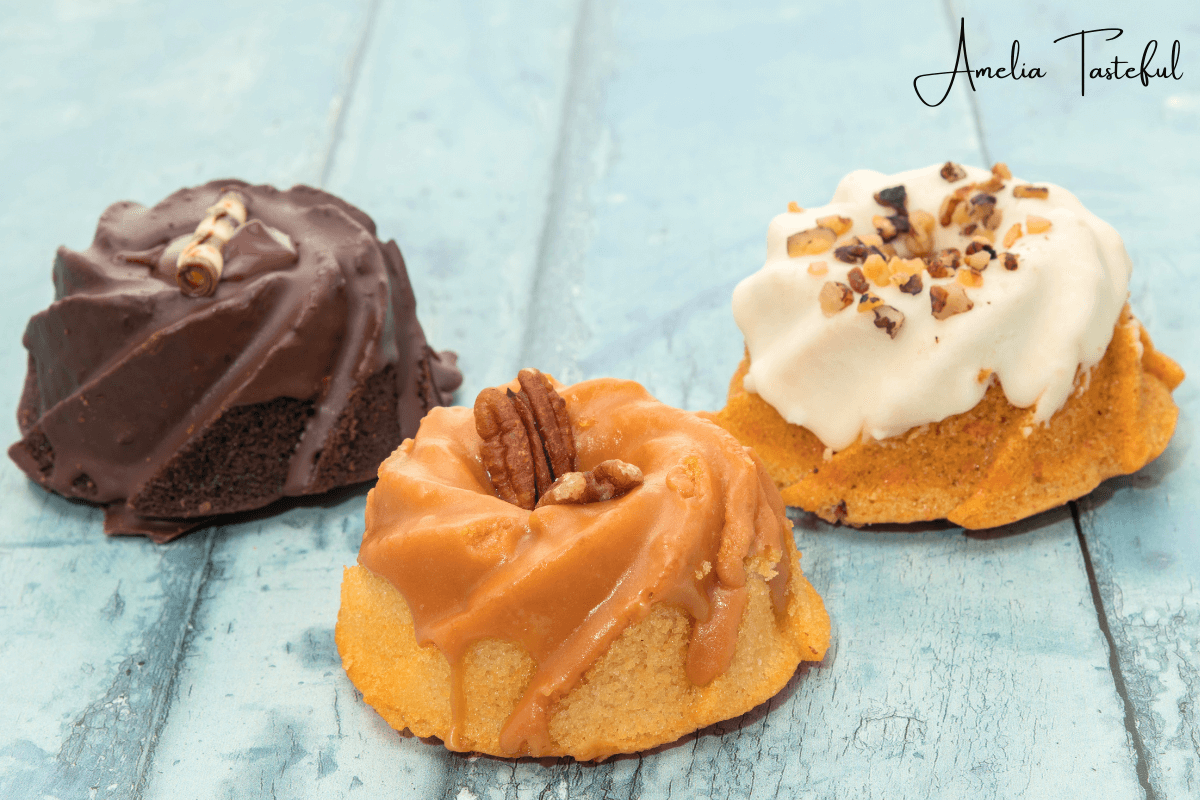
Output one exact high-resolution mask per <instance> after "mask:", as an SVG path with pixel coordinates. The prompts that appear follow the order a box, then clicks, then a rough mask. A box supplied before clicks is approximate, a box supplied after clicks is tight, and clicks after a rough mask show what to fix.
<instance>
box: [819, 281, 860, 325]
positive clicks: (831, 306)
mask: <svg viewBox="0 0 1200 800" xmlns="http://www.w3.org/2000/svg"><path fill="white" fill-rule="evenodd" d="M820 302H821V313H822V314H824V315H825V316H827V317H832V316H833V315H834V314H836V313H837V312H839V311H841V310H842V309H843V308H845V307H846V306H848V305H850V304H851V303H853V302H854V292H852V291H851V290H850V287H849V286H847V285H846V284H844V283H835V282H834V281H825V285H824V286H822V287H821V294H820Z"/></svg>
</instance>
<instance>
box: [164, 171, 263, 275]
mask: <svg viewBox="0 0 1200 800" xmlns="http://www.w3.org/2000/svg"><path fill="white" fill-rule="evenodd" d="M245 221H246V197H245V195H243V194H242V193H241V192H237V191H233V190H229V191H226V192H223V193H222V194H221V196H220V197H219V198H217V202H216V203H214V204H213V205H211V206H209V207H208V211H207V215H206V216H205V217H204V219H202V220H200V224H199V225H197V226H196V232H195V233H194V234H193V235H192V240H191V241H190V242H188V244H187V246H185V247H184V248H183V252H181V253H180V254H179V261H178V262H176V266H175V280H176V282H178V283H179V290H180V291H181V292H183V293H184V294H186V295H188V296H189V297H208V296H209V295H211V294H212V293H213V292H215V291H216V290H217V282H218V281H220V280H221V270H222V269H224V268H225V258H224V256H223V255H222V254H221V249H222V248H223V247H225V243H226V242H228V241H229V240H230V239H232V238H233V233H234V231H236V230H237V229H238V226H239V225H241V224H242V223H244V222H245Z"/></svg>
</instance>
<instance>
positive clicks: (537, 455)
mask: <svg viewBox="0 0 1200 800" xmlns="http://www.w3.org/2000/svg"><path fill="white" fill-rule="evenodd" d="M505 392H506V394H507V395H508V400H509V402H511V403H512V405H513V408H515V409H516V411H517V416H519V417H520V418H521V423H522V424H523V425H524V426H525V434H526V435H527V436H528V437H529V450H530V461H531V462H532V466H533V479H534V485H535V487H536V489H537V496H538V497H541V496H542V495H543V494H545V493H546V491H548V490H549V489H550V484H552V483H554V476H552V475H551V474H550V465H549V464H547V463H546V454H545V453H544V452H543V450H544V448H541V447H538V445H539V444H541V443H542V439H541V437H540V436H539V435H538V430H537V421H536V420H534V418H533V407H532V406H530V405H529V398H528V396H526V394H525V392H524V391H521V392H514V391H513V390H512V389H506V390H505Z"/></svg>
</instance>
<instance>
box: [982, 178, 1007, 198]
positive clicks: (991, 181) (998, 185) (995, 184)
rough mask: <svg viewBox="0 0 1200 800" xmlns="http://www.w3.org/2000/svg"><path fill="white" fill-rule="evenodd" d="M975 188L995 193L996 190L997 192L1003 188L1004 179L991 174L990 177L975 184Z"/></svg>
mask: <svg viewBox="0 0 1200 800" xmlns="http://www.w3.org/2000/svg"><path fill="white" fill-rule="evenodd" d="M975 188H976V189H979V190H980V191H981V192H987V193H988V194H995V193H996V192H998V191H1000V190H1001V189H1003V188H1004V181H1002V180H1000V179H999V178H997V177H996V176H995V175H993V176H992V177H990V178H988V179H987V180H986V181H984V182H983V183H979V184H976V185H975Z"/></svg>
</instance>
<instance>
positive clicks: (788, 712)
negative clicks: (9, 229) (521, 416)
mask: <svg viewBox="0 0 1200 800" xmlns="http://www.w3.org/2000/svg"><path fill="white" fill-rule="evenodd" d="M596 13H597V14H599V12H596ZM845 15H846V16H847V17H849V18H853V19H854V20H855V26H856V27H855V39H856V41H861V42H883V41H887V42H893V41H896V42H904V43H907V44H905V45H904V46H903V47H904V48H905V49H902V50H901V51H900V52H899V53H895V52H892V53H889V52H877V53H875V54H871V53H865V52H864V50H869V49H870V48H861V47H848V46H847V45H846V41H845V38H844V32H845V28H844V21H843V20H841V19H831V18H830V17H829V15H827V14H824V13H823V12H821V11H817V10H813V11H811V12H804V11H799V12H792V16H790V17H789V16H788V14H787V13H781V12H780V10H779V9H772V10H770V11H763V12H761V13H760V14H757V15H755V14H753V13H751V14H747V13H745V12H744V11H743V10H741V9H739V10H738V11H733V10H725V9H721V8H719V7H717V6H716V5H715V4H714V5H697V4H689V6H688V7H687V9H686V11H683V10H681V9H679V8H677V7H674V6H671V5H670V4H646V3H639V4H623V5H621V6H619V8H618V9H617V10H615V11H613V12H611V17H610V18H609V19H610V20H611V23H610V24H611V25H612V34H611V38H610V39H609V40H608V41H606V42H604V41H602V42H601V43H600V44H599V45H597V49H598V51H599V52H598V53H597V54H596V55H594V56H593V57H592V61H593V62H595V63H599V64H605V63H606V59H612V62H611V63H612V66H611V67H609V68H608V69H607V70H601V69H596V70H595V74H596V76H597V77H596V79H597V80H599V81H601V82H602V86H601V88H600V89H596V90H594V91H592V92H591V93H590V95H589V94H587V93H585V94H584V95H583V96H592V97H600V98H602V100H603V105H602V106H601V107H600V108H598V109H596V108H593V109H591V110H590V111H587V112H580V113H579V114H578V115H577V116H576V117H575V118H576V119H578V120H580V123H579V124H585V125H586V124H588V123H589V122H591V123H592V124H594V125H595V126H596V129H595V130H590V131H589V130H571V131H570V132H569V136H571V137H578V140H579V142H580V144H578V145H576V146H575V147H573V146H572V145H570V144H568V146H567V147H566V148H564V152H567V153H570V154H572V155H573V158H572V159H570V160H567V161H566V162H565V164H564V169H565V170H567V171H568V174H569V175H570V179H569V180H566V181H564V182H565V183H566V184H567V185H568V186H570V187H571V188H570V190H569V191H564V192H563V193H562V196H563V197H564V199H565V200H566V202H567V203H569V204H571V205H569V206H568V207H567V208H565V209H560V210H559V212H558V213H559V215H560V217H561V219H562V220H563V223H562V224H561V225H559V226H558V227H556V228H555V229H554V230H552V231H551V236H552V237H553V238H552V240H551V245H552V247H551V250H550V252H552V253H554V254H555V255H556V257H554V258H551V259H548V260H547V261H546V262H545V263H544V264H542V265H540V266H541V267H542V269H543V270H544V273H543V276H542V280H541V283H540V285H541V286H542V287H543V294H542V295H541V296H539V297H538V298H536V302H537V303H538V304H539V306H538V307H539V308H540V309H541V310H542V314H541V315H540V317H539V322H538V325H539V326H541V327H542V328H543V329H544V328H546V327H548V328H549V329H550V330H553V331H555V332H556V334H555V336H553V337H546V338H544V339H539V338H536V337H535V338H534V339H533V346H532V348H531V350H530V352H531V353H533V354H534V356H535V357H533V358H530V359H528V360H529V361H530V363H539V364H544V365H546V366H547V368H549V369H551V370H553V371H555V372H557V373H562V374H565V375H568V376H572V377H576V376H578V377H587V376H590V375H594V374H605V373H608V374H619V375H633V376H635V377H637V378H639V379H640V380H642V381H643V382H645V383H646V384H647V385H649V386H650V387H651V388H652V390H653V391H655V392H656V393H657V394H658V395H659V396H660V397H662V398H663V399H665V400H667V401H668V402H672V403H676V404H683V405H692V406H693V407H694V406H696V405H701V406H703V405H708V406H709V407H714V406H719V405H720V404H721V403H722V402H723V394H724V386H725V382H726V380H727V378H728V375H729V374H730V373H731V372H732V370H733V367H734V365H735V364H736V361H737V359H738V357H739V356H740V350H741V348H740V341H739V338H740V337H738V336H737V332H736V328H734V327H733V326H732V323H731V321H729V312H728V291H729V289H730V288H731V287H732V284H733V282H734V281H736V280H737V279H738V278H739V277H740V276H742V275H745V274H747V273H748V272H750V271H752V270H754V269H757V268H758V266H759V264H760V262H761V258H762V246H761V244H760V243H761V241H762V239H761V237H762V235H763V231H764V229H765V224H766V221H767V220H768V219H769V218H770V217H771V216H772V215H773V214H774V213H777V212H778V211H779V210H782V209H783V208H784V206H785V204H786V202H787V201H788V200H791V199H796V200H798V201H799V202H800V203H801V204H802V205H812V204H816V203H821V202H824V201H825V199H826V198H827V197H828V196H829V195H830V194H831V193H832V190H833V187H834V184H835V182H836V180H837V178H838V177H840V176H841V174H843V173H844V172H846V171H848V170H850V169H853V168H857V167H861V166H870V167H874V168H877V169H881V170H885V171H893V170H899V169H903V168H905V167H910V166H913V165H915V164H925V163H932V162H936V161H940V160H944V159H946V158H955V159H960V160H966V161H970V162H978V161H979V160H981V154H980V152H979V148H978V140H977V138H976V135H975V128H974V115H973V114H972V113H971V111H970V108H969V106H968V105H967V103H966V102H965V98H963V97H962V96H961V95H960V96H956V98H955V99H954V100H953V101H952V102H949V103H947V104H946V105H944V106H942V107H940V108H939V109H936V110H929V109H925V108H924V107H923V106H921V105H919V104H918V103H917V102H916V99H915V98H914V97H911V96H909V92H910V88H909V87H910V81H911V76H903V75H895V76H894V78H893V79H892V80H893V81H894V83H888V82H887V80H888V78H887V76H888V75H889V73H887V72H885V71H884V68H885V66H887V65H888V64H890V63H891V62H893V61H896V62H900V63H912V62H915V61H917V55H918V54H919V53H920V52H924V51H925V50H928V49H929V48H930V47H931V45H930V42H931V41H933V42H938V41H941V42H942V44H941V45H940V46H942V47H944V48H945V49H946V50H947V51H948V52H951V53H952V52H953V41H952V39H951V37H950V35H949V30H948V26H945V25H944V21H945V17H944V16H943V11H942V9H941V8H940V7H938V6H934V5H932V4H931V5H930V7H928V8H926V9H924V10H914V9H911V8H906V9H904V11H903V12H900V11H896V12H894V13H892V12H880V11H879V10H877V9H876V10H874V12H873V13H867V12H864V13H861V14H856V13H855V12H854V11H853V10H848V11H846V12H845ZM931 20H933V21H936V22H933V23H931ZM605 21H606V20H601V21H600V22H599V23H597V27H601V26H602V25H603V24H604V22H605ZM798 42H803V43H804V46H803V47H800V46H797V43H798ZM908 47H911V48H913V49H912V50H907V49H906V48H908ZM822 75H824V76H834V75H836V76H838V77H837V85H839V86H845V87H848V89H847V91H845V92H838V91H830V92H822V91H820V85H821V76H822ZM827 79H828V77H827ZM881 82H883V85H882V86H881V85H880V84H881ZM856 92H860V93H861V95H860V94H857V93H856ZM860 98H861V99H862V102H858V101H859V100H860ZM848 108H849V109H862V113H861V115H859V114H857V113H853V112H852V113H846V109H848ZM567 118H568V119H572V117H570V116H568V117H567ZM897 142H900V143H903V145H902V146H895V145H894V144H893V143H897ZM597 165H600V166H597ZM614 287H616V289H617V291H614ZM704 301H707V304H706V303H705V302H704ZM584 367H586V370H585V369H584ZM806 520H807V518H806ZM807 524H811V523H807ZM818 530H819V531H821V532H822V533H821V534H818V535H814V536H811V537H810V536H808V535H806V536H804V537H803V543H804V546H805V547H807V549H808V558H807V559H806V562H807V566H806V569H807V570H810V571H812V573H813V575H814V583H815V584H816V585H817V587H818V589H819V590H820V591H822V592H823V594H824V596H825V597H826V599H827V602H828V605H829V608H830V611H831V615H832V616H833V618H834V620H835V622H836V625H837V637H838V642H839V643H838V651H837V654H836V658H835V660H834V662H833V667H832V668H830V669H829V671H828V672H824V671H821V670H817V671H815V672H813V673H810V675H809V678H808V679H806V680H802V681H801V682H800V683H799V684H798V686H797V687H796V688H795V690H794V694H792V696H791V697H790V698H788V699H787V700H786V701H784V702H782V703H780V704H779V705H778V707H777V708H776V709H775V710H774V711H772V712H771V713H770V714H768V715H767V716H766V717H765V718H764V720H762V721H761V731H760V732H758V735H755V736H747V735H746V732H745V729H741V731H740V732H739V733H735V734H732V736H725V737H716V738H704V737H701V739H699V740H697V742H698V744H697V745H696V749H697V752H698V753H699V755H698V756H697V759H696V760H695V761H693V760H692V758H691V756H690V755H689V756H686V757H684V756H680V755H679V753H680V752H681V750H680V748H670V749H668V750H666V751H664V752H663V753H661V754H658V755H656V756H654V757H653V760H652V763H651V764H647V763H643V765H642V768H641V769H640V770H639V771H638V772H637V780H638V781H640V783H639V784H638V786H639V787H640V791H641V792H644V793H645V795H646V796H663V795H665V794H667V793H669V792H678V793H680V794H689V795H693V796H696V795H698V796H706V795H708V794H711V795H714V796H715V795H718V794H723V793H725V792H729V791H732V792H733V793H734V794H739V795H740V794H750V793H754V792H761V793H762V794H763V795H766V796H769V795H770V794H772V793H773V790H772V791H767V790H765V789H763V788H762V787H763V786H778V787H786V788H780V791H781V793H783V794H788V793H799V794H803V793H805V792H807V793H809V794H812V795H815V796H825V795H833V794H835V793H837V794H839V795H844V796H866V795H868V794H870V793H871V791H872V787H876V786H879V785H887V786H888V787H889V791H890V792H891V793H893V794H898V795H900V796H906V795H907V794H911V795H912V796H926V795H927V794H928V793H929V792H931V791H933V792H941V791H945V793H946V795H947V796H955V795H960V794H962V795H969V794H972V793H989V792H995V793H997V794H1000V795H1016V794H1020V793H1021V792H1022V791H1023V790H1024V787H1025V786H1026V785H1028V787H1029V790H1030V794H1031V795H1034V796H1036V795H1038V794H1039V793H1041V794H1046V793H1048V794H1054V793H1070V792H1071V791H1079V792H1081V793H1089V792H1092V793H1097V794H1100V795H1105V796H1129V795H1131V794H1136V793H1137V792H1138V791H1139V788H1140V787H1139V784H1138V780H1137V774H1136V770H1135V764H1136V753H1135V752H1134V750H1133V748H1132V747H1131V746H1130V745H1129V743H1128V742H1127V735H1126V731H1125V729H1124V725H1123V705H1122V703H1121V699H1120V698H1119V696H1118V695H1117V692H1116V690H1115V687H1114V682H1113V678H1112V675H1111V674H1110V672H1109V669H1108V660H1107V656H1106V652H1105V641H1104V638H1103V636H1102V635H1101V633H1100V632H1099V630H1098V626H1097V622H1096V614H1095V609H1094V607H1093V604H1092V601H1091V594H1090V590H1089V585H1088V580H1087V575H1086V570H1085V568H1084V563H1083V560H1082V558H1081V554H1080V551H1079V548H1078V543H1077V538H1076V533H1075V530H1074V525H1073V523H1072V521H1071V520H1070V518H1069V517H1068V516H1065V515H1064V514H1063V513H1060V514H1059V515H1057V516H1054V517H1050V518H1041V519H1039V520H1037V521H1036V522H1035V523H1034V524H1033V525H1031V526H1027V528H1026V530H1027V531H1028V532H1026V533H1024V534H1022V535H1019V536H1014V537H1013V538H1012V539H999V540H991V541H989V542H988V543H987V544H986V545H981V544H979V543H977V542H974V541H972V540H964V539H962V538H961V537H960V536H958V535H957V534H956V533H955V532H953V531H946V532H937V533H931V534H922V535H920V536H902V537H895V538H892V537H891V536H889V535H888V534H878V533H872V534H862V535H859V534H848V533H843V532H835V531H830V530H828V529H826V528H824V527H823V526H818V527H814V528H813V531H814V533H815V531H818ZM989 548H997V549H996V550H995V551H994V552H996V553H1001V552H1002V553H1003V556H1002V557H1001V556H999V555H996V556H992V557H987V556H984V555H981V551H983V552H987V551H988V549H989ZM1010 568H1011V569H1012V573H1011V574H1010V575H1008V576H1007V578H1006V577H1005V573H1004V572H1003V570H1006V569H1010ZM827 570H828V571H827ZM909 570H916V572H910V571H909ZM843 578H844V582H842V579H843ZM1006 579H1007V580H1011V581H1012V582H1011V583H1008V584H1006V583H1004V581H1005V580H1006ZM914 587H921V589H920V590H919V599H917V597H915V596H912V595H909V594H908V592H909V591H911V590H912V589H913V588H914ZM1024 597H1029V598H1031V600H1030V601H1029V605H1028V607H1026V606H1025V605H1024V604H1023V603H1022V601H1021V598H1024ZM866 598H870V601H867V599H866ZM893 612H896V616H894V617H893V616H888V618H887V620H886V622H884V621H882V620H881V619H880V617H879V615H880V614H889V615H890V614H891V613H893ZM1047 632H1051V633H1050V635H1049V637H1047V636H1046V634H1047ZM951 654H953V655H951ZM893 670H894V671H893ZM826 676H828V677H826ZM835 709H836V711H835ZM1078 709H1086V712H1084V713H1085V716H1084V717H1083V719H1085V720H1086V723H1081V722H1080V721H1079V720H1080V718H1079V716H1077V710H1078ZM1068 712H1069V713H1068ZM909 718H911V719H909ZM918 731H920V735H921V746H920V747H913V744H914V741H910V740H908V739H906V738H905V736H906V733H907V735H909V736H912V735H915V734H916V733H917V732H918ZM856 732H857V738H856ZM1081 736H1082V737H1086V739H1087V741H1086V743H1083V742H1081V741H1080V740H1079V737H1081ZM775 737H777V738H775ZM743 748H744V750H743ZM760 748H762V749H763V750H762V751H763V752H764V753H769V752H771V751H772V750H773V751H774V752H775V753H777V754H778V755H777V757H774V758H772V757H769V756H763V757H760V756H759V753H760ZM685 749H686V748H685ZM648 761H649V760H648ZM1093 767H1095V770H1096V771H1092V768H1093ZM461 769H462V775H463V776H464V785H465V786H466V788H468V789H469V790H470V791H472V792H473V793H475V794H478V795H480V796H483V795H484V794H486V793H487V792H489V791H491V790H492V788H493V786H494V785H495V782H499V784H500V785H501V786H502V787H505V788H506V789H508V788H511V787H512V783H511V782H510V781H511V779H510V778H509V776H508V773H507V770H506V769H505V768H504V767H503V766H502V765H498V764H497V765H492V764H490V763H489V762H486V761H484V760H480V761H477V762H474V763H473V764H469V765H466V766H462V768H461ZM585 772H586V770H585ZM588 774H591V773H588ZM651 774H653V775H654V776H655V777H654V780H653V781H651V782H649V783H648V781H650V779H649V776H650V775H651ZM520 775H521V773H520V772H518V778H517V780H518V781H519V780H520ZM524 775H525V776H526V777H525V779H526V780H536V778H535V776H534V775H533V774H532V773H528V772H526V773H524ZM550 780H551V784H550V785H553V778H551V779H550ZM630 780H633V779H632V778H631V779H630ZM1083 784H1086V785H1087V788H1086V789H1083V788H1082V785H1083ZM752 787H756V788H752ZM454 791H455V784H454V783H453V782H452V783H451V784H450V785H449V786H448V791H447V792H446V793H445V794H446V795H447V796H454ZM633 792H634V789H633V787H632V785H626V786H625V787H624V788H623V789H621V790H620V791H618V792H615V793H616V794H618V795H620V796H624V795H625V794H626V793H633Z"/></svg>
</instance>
